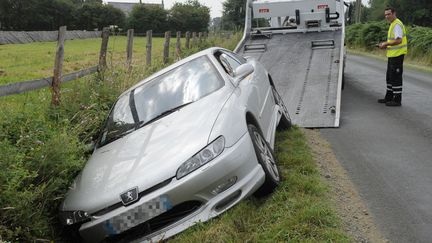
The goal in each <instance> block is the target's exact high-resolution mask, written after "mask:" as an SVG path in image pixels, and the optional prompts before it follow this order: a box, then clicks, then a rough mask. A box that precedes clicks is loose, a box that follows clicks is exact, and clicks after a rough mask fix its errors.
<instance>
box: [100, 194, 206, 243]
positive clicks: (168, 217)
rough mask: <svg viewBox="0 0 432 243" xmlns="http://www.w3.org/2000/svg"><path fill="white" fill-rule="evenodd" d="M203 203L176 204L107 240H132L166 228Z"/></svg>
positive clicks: (187, 202)
mask: <svg viewBox="0 0 432 243" xmlns="http://www.w3.org/2000/svg"><path fill="white" fill-rule="evenodd" d="M201 205H202V202H200V201H186V202H183V203H180V204H178V205H176V206H174V207H173V208H172V209H170V210H168V211H166V212H165V213H163V214H161V215H159V216H157V217H155V218H152V219H150V220H148V221H147V222H145V223H142V224H140V225H138V226H136V227H134V228H131V229H129V230H127V231H124V232H122V233H121V234H118V235H114V236H110V237H109V238H107V239H106V240H105V242H130V241H132V240H136V239H139V238H141V237H144V236H146V235H149V234H151V233H154V232H156V231H158V230H160V229H163V228H165V227H166V226H169V225H171V224H173V223H175V222H178V221H179V220H181V219H183V218H185V217H186V216H188V215H190V214H192V213H193V212H195V211H197V210H198V209H199V208H200V207H201Z"/></svg>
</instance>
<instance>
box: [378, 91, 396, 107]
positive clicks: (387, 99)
mask: <svg viewBox="0 0 432 243" xmlns="http://www.w3.org/2000/svg"><path fill="white" fill-rule="evenodd" d="M392 99H393V92H391V91H387V92H386V95H385V97H384V99H378V103H381V104H385V103H387V102H389V101H391V100H392Z"/></svg>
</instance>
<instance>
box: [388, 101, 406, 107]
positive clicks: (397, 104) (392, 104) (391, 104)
mask: <svg viewBox="0 0 432 243" xmlns="http://www.w3.org/2000/svg"><path fill="white" fill-rule="evenodd" d="M385 104H386V106H401V105H402V103H401V102H397V101H394V100H391V101H387V102H386V103H385Z"/></svg>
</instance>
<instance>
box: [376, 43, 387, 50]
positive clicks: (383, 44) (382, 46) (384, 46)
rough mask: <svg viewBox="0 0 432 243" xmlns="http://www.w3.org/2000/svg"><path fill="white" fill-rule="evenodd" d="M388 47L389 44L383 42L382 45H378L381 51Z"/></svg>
mask: <svg viewBox="0 0 432 243" xmlns="http://www.w3.org/2000/svg"><path fill="white" fill-rule="evenodd" d="M387 46H388V43H387V42H381V43H379V45H378V47H379V48H380V49H386V48H387Z"/></svg>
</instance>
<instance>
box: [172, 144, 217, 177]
mask: <svg viewBox="0 0 432 243" xmlns="http://www.w3.org/2000/svg"><path fill="white" fill-rule="evenodd" d="M224 148H225V138H224V137H223V136H220V137H218V138H216V139H215V140H214V141H213V142H211V143H210V144H208V145H207V146H206V147H205V148H203V149H202V150H201V151H199V152H198V153H197V154H195V155H194V156H192V157H191V158H190V159H188V160H187V161H186V162H184V163H183V164H182V165H180V167H179V168H178V169H177V175H176V177H177V179H180V178H182V177H184V176H186V175H187V174H189V173H191V172H192V171H194V170H196V169H198V168H199V167H201V166H203V165H205V164H207V163H208V162H210V161H212V160H213V159H214V158H216V157H217V156H218V155H220V154H221V153H222V152H223V150H224Z"/></svg>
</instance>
